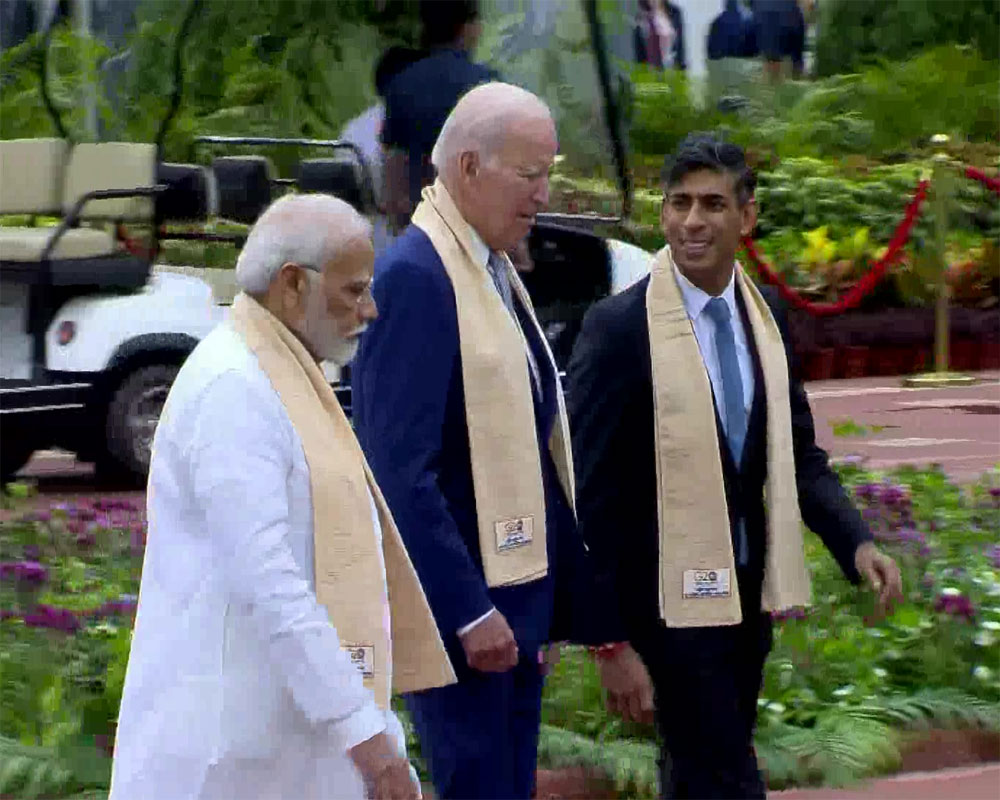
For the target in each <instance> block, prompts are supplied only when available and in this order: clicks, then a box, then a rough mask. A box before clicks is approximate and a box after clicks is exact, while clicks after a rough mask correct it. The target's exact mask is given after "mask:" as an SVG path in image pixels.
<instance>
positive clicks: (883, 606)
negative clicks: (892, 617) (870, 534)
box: [854, 542, 903, 616]
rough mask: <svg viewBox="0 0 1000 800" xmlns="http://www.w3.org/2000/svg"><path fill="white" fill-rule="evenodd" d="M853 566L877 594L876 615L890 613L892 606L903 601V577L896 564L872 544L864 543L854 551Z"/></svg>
mask: <svg viewBox="0 0 1000 800" xmlns="http://www.w3.org/2000/svg"><path fill="white" fill-rule="evenodd" d="M854 566H855V568H856V569H857V570H858V572H859V573H860V575H861V577H862V578H864V579H865V580H866V581H867V582H868V585H869V586H871V587H872V589H873V590H874V591H875V592H876V593H877V594H878V606H877V609H878V614H879V615H880V616H884V615H885V614H886V612H889V613H891V612H892V608H893V605H894V604H895V603H897V602H900V601H902V599H903V577H902V575H900V573H899V567H897V566H896V562H895V561H893V560H892V559H891V558H889V556H887V555H885V554H884V553H880V552H879V550H878V548H877V547H875V544H874V543H873V542H864V543H862V544H860V545H858V549H857V550H855V551H854Z"/></svg>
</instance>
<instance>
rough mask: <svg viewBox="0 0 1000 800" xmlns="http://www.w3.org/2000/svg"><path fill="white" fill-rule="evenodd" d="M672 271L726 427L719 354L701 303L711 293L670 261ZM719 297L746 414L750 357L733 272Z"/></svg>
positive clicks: (704, 303) (711, 323) (750, 399)
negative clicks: (732, 343)
mask: <svg viewBox="0 0 1000 800" xmlns="http://www.w3.org/2000/svg"><path fill="white" fill-rule="evenodd" d="M674 273H675V274H676V276H677V284H678V285H679V286H680V289H681V297H682V298H683V300H684V308H685V309H686V310H687V314H688V318H689V319H690V320H691V327H692V328H694V336H695V339H697V340H698V349H699V350H701V360H702V361H703V362H705V370H706V371H707V372H708V378H709V380H710V381H711V382H712V393H713V394H714V395H715V408H716V410H717V411H718V412H719V419H720V420H721V421H722V429H723V430H724V431H726V432H727V433H728V431H727V430H726V428H727V426H726V409H725V404H724V403H725V401H724V400H723V398H724V395H723V393H722V370H721V368H720V367H719V354H718V352H717V350H716V347H715V328H716V325H715V321H714V320H713V319H712V318H711V317H710V316H709V315H708V314H707V313H705V306H707V305H708V301H709V300H711V299H712V295H710V294H708V293H707V292H705V291H703V290H702V289H699V288H698V287H697V286H695V285H694V284H693V283H691V281H689V280H688V279H687V278H685V277H684V275H683V273H681V271H680V270H679V269H678V268H677V266H676V265H674ZM722 299H723V300H725V301H726V305H728V306H729V313H730V320H731V323H732V326H733V337H734V338H735V339H736V358H737V360H738V361H739V365H740V378H741V379H742V381H743V403H744V407H745V408H746V411H747V416H748V417H749V415H750V406H751V405H752V404H753V389H754V382H753V357H752V356H751V355H750V346H749V344H748V342H747V334H746V330H744V328H743V317H742V316H741V314H740V310H739V307H738V306H737V305H736V273H735V272H734V273H733V277H732V278H730V280H729V285H728V286H726V288H725V289H724V290H723V292H722Z"/></svg>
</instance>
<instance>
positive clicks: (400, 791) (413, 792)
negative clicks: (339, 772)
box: [350, 731, 420, 800]
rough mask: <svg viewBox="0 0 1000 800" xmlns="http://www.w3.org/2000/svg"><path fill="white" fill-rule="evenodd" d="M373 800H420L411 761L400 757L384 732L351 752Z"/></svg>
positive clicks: (356, 746)
mask: <svg viewBox="0 0 1000 800" xmlns="http://www.w3.org/2000/svg"><path fill="white" fill-rule="evenodd" d="M350 755H351V759H352V760H353V761H354V764H355V766H357V768H358V772H360V773H361V777H362V778H364V781H365V786H367V787H368V788H369V794H368V796H369V797H371V798H372V800H419V798H420V787H419V786H418V785H417V784H416V783H414V781H413V778H412V776H411V775H410V762H409V761H407V760H406V759H405V758H403V757H402V756H401V755H399V751H398V750H397V749H396V746H395V744H394V743H393V741H392V739H390V738H389V735H388V734H387V733H385V731H383V732H382V733H379V734H376V735H375V736H373V737H372V738H371V739H366V740H365V741H363V742H362V743H361V744H359V745H355V746H354V747H352V748H351V750H350Z"/></svg>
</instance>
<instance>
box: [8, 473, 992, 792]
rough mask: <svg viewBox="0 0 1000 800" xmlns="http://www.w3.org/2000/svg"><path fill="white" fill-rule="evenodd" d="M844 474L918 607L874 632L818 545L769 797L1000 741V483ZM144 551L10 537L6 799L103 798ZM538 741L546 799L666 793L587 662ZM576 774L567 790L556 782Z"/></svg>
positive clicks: (786, 670) (87, 521)
mask: <svg viewBox="0 0 1000 800" xmlns="http://www.w3.org/2000/svg"><path fill="white" fill-rule="evenodd" d="M840 469H841V472H842V475H843V478H844V480H845V482H846V484H847V485H848V486H849V487H850V488H851V490H852V491H853V492H854V494H855V496H856V498H857V500H858V503H859V504H860V505H861V507H862V508H863V513H864V514H865V516H866V517H867V518H868V519H869V520H870V522H871V524H872V525H873V527H874V529H875V530H876V532H877V536H878V538H879V540H880V542H881V544H882V545H883V546H884V547H885V548H886V549H887V550H888V551H889V552H891V553H892V554H893V556H894V557H895V558H896V559H897V560H898V562H899V564H900V566H901V568H902V569H903V572H904V580H905V588H906V592H907V597H906V602H905V604H903V605H902V606H901V607H900V608H899V609H898V610H897V612H896V613H895V615H894V616H892V617H891V618H889V619H888V620H885V621H881V622H870V623H868V622H866V620H867V619H868V618H869V617H870V614H871V597H870V596H869V595H867V594H865V593H863V592H859V591H857V590H855V589H853V588H851V587H850V586H849V585H848V584H847V583H846V582H845V581H844V580H843V579H842V578H841V577H840V575H839V572H838V570H837V568H836V566H835V564H834V563H833V561H832V559H831V558H830V557H829V556H828V555H827V554H826V553H825V551H823V550H822V547H821V545H820V544H819V543H818V541H817V540H816V539H815V537H812V536H810V537H809V538H808V540H807V542H808V544H807V548H808V553H807V554H808V558H809V562H810V564H811V566H812V571H813V574H814V600H815V605H814V606H813V607H812V608H811V609H809V610H808V611H796V612H794V613H790V614H787V615H785V616H784V617H783V618H782V619H779V620H777V625H776V630H775V646H774V652H773V653H772V656H771V658H770V659H769V661H768V664H767V668H766V670H765V679H764V688H763V691H762V693H761V699H760V729H759V732H758V736H757V748H758V753H759V755H760V759H761V762H762V764H763V765H764V767H765V769H766V771H767V775H768V782H769V784H770V786H771V787H772V788H777V787H782V786H788V785H795V784H809V783H827V784H844V783H848V782H850V781H852V780H854V779H857V778H860V777H862V776H865V775H870V774H875V773H879V772H888V771H892V770H893V769H895V768H897V767H898V766H899V765H900V764H901V763H903V762H902V758H903V756H904V755H905V753H906V752H907V748H910V749H911V750H912V749H913V748H920V747H925V748H926V746H927V742H928V741H930V738H933V737H930V738H929V737H928V736H926V735H924V734H923V733H921V731H923V730H924V729H926V728H928V727H930V726H933V727H934V728H935V729H942V728H956V729H968V728H973V729H976V730H977V731H979V734H978V735H979V736H980V737H981V738H983V737H985V738H983V741H984V742H985V744H982V743H980V744H977V745H976V746H977V747H979V748H980V749H981V750H983V751H984V752H987V753H989V752H992V750H990V748H991V747H993V748H994V749H995V743H996V734H995V732H996V731H998V730H1000V716H998V712H1000V674H998V671H997V665H998V663H1000V544H998V541H997V531H998V530H1000V483H998V482H997V481H998V478H1000V476H998V475H992V476H988V479H984V481H983V482H982V483H981V484H980V485H977V486H975V487H972V488H959V487H957V486H955V485H952V484H951V483H949V481H948V480H947V479H946V478H945V477H944V475H943V474H942V473H940V472H938V471H933V470H931V471H915V470H905V471H901V472H898V473H895V474H894V475H893V476H892V479H891V480H890V479H888V478H886V477H885V476H880V475H872V474H869V473H866V472H864V471H862V470H861V469H860V468H859V467H858V466H843V467H840ZM990 481H992V483H990ZM144 540H145V521H144V519H143V516H142V513H141V511H139V510H138V509H136V508H135V507H134V506H131V505H129V504H128V503H126V502H123V501H110V502H109V501H100V500H98V501H96V502H94V503H90V504H77V505H70V504H63V505H59V506H55V507H53V508H52V509H50V510H48V511H41V512H35V513H33V514H30V515H22V516H20V517H14V518H12V519H9V520H6V521H2V522H0V612H2V613H0V617H2V619H0V659H2V665H3V666H2V674H3V683H2V697H0V700H2V703H0V764H2V766H0V796H3V797H7V796H12V797H29V796H46V797H58V796H67V795H71V794H72V793H73V792H80V791H84V790H88V789H89V790H100V789H106V788H107V785H108V780H109V776H110V758H109V753H110V744H111V742H112V736H113V732H114V720H115V718H116V716H117V709H118V703H119V700H120V697H121V687H122V682H123V680H124V672H125V666H126V664H127V659H128V647H129V639H130V626H131V617H132V614H133V612H134V607H135V600H136V595H137V592H138V582H139V573H140V569H141V553H142V547H143V545H144ZM394 706H395V707H396V708H397V710H400V708H401V705H400V704H399V702H398V698H397V699H396V702H394ZM401 716H402V717H403V724H404V727H405V728H406V730H407V732H408V745H409V747H410V752H411V755H413V757H414V758H417V759H419V743H418V742H417V740H416V739H415V736H414V734H413V730H412V726H411V725H410V724H409V721H408V720H407V719H406V718H405V714H401ZM543 723H544V724H543V728H542V732H541V737H540V742H539V759H540V761H539V763H540V767H541V774H542V777H541V778H540V780H542V778H544V781H543V783H544V785H545V786H547V787H548V786H549V785H550V783H552V782H553V781H554V782H555V783H554V784H552V785H554V786H563V783H566V780H567V778H568V777H572V778H573V780H576V781H578V782H582V784H584V785H588V786H591V787H595V788H594V790H595V791H599V792H600V796H603V797H607V796H608V795H609V791H610V790H611V789H612V788H613V789H614V791H615V792H617V793H618V794H619V796H633V797H634V796H650V794H651V793H653V792H655V787H656V745H655V740H654V734H653V732H652V730H650V729H647V728H643V727H641V726H638V725H634V724H626V723H623V722H622V721H621V720H619V719H617V718H616V717H613V716H611V715H609V714H608V713H607V711H606V710H605V709H604V705H603V701H602V697H601V689H600V683H599V680H598V677H597V674H596V670H595V668H594V665H593V663H592V662H591V660H590V658H589V656H587V655H586V654H585V653H583V652H581V651H580V650H578V649H573V648H570V649H567V651H566V652H565V653H564V655H563V658H562V660H561V661H560V663H559V664H558V665H557V666H556V667H555V670H554V672H553V674H552V676H551V677H550V679H549V681H548V684H547V686H546V689H545V695H544V698H543ZM991 732H993V733H991ZM934 736H937V737H938V738H941V734H939V733H935V734H934ZM944 738H948V737H947V736H945V737H944ZM952 740H953V739H952ZM969 741H970V742H971V741H972V740H971V739H970V740H969ZM977 741H978V740H977ZM970 747H971V745H970ZM924 758H925V760H926V758H927V757H926V756H924ZM563 768H569V769H570V770H571V771H572V775H570V774H568V773H567V774H565V775H552V774H549V773H548V772H547V770H552V769H563ZM560 781H562V782H563V783H560ZM540 785H541V784H540ZM566 785H567V786H568V785H570V784H569V783H566ZM573 785H574V786H575V785H576V784H573Z"/></svg>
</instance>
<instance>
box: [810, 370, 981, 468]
mask: <svg viewBox="0 0 1000 800" xmlns="http://www.w3.org/2000/svg"><path fill="white" fill-rule="evenodd" d="M978 377H979V378H980V382H979V383H978V384H975V385H973V386H961V387H959V386H956V387H951V388H945V389H910V388H905V387H903V385H902V381H901V380H899V379H894V378H865V379H860V380H853V381H823V382H817V383H811V384H809V385H808V386H807V390H808V392H809V398H810V403H811V405H812V408H813V414H814V416H815V418H816V438H817V440H818V441H819V444H820V446H821V447H823V448H824V449H826V450H827V451H828V452H829V453H830V455H831V457H832V458H834V459H837V458H845V457H849V456H854V455H861V456H864V457H866V459H867V461H866V466H868V467H871V468H873V469H891V468H893V467H896V466H900V465H902V464H930V463H935V462H936V463H939V464H940V465H941V466H942V467H943V468H944V470H945V471H946V472H947V473H948V474H949V475H950V476H951V477H952V478H954V479H955V480H958V481H966V480H975V479H976V478H978V477H979V476H980V475H982V473H983V472H986V471H987V470H989V469H991V468H993V467H994V466H996V465H997V464H998V463H1000V373H997V372H988V373H979V375H978ZM848 420H849V421H852V422H854V423H856V424H858V425H860V426H864V427H866V428H868V429H869V431H868V432H867V433H866V434H864V435H861V436H835V435H834V433H833V425H834V424H835V423H842V422H844V421H848ZM874 426H882V427H881V429H880V430H879V429H876V428H875V427H874Z"/></svg>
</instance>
